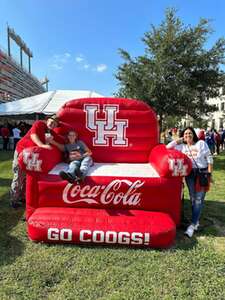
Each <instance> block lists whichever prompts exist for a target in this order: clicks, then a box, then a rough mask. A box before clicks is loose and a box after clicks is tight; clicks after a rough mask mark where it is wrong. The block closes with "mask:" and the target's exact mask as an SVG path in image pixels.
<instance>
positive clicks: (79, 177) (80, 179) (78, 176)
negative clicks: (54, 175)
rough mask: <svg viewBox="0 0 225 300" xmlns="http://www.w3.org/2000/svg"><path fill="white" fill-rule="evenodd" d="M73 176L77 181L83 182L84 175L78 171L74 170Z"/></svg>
mask: <svg viewBox="0 0 225 300" xmlns="http://www.w3.org/2000/svg"><path fill="white" fill-rule="evenodd" d="M75 174H76V176H77V179H78V181H81V182H84V175H83V173H82V172H81V170H80V169H76V170H75Z"/></svg>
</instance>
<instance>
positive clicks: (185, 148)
mask: <svg viewBox="0 0 225 300" xmlns="http://www.w3.org/2000/svg"><path fill="white" fill-rule="evenodd" d="M167 148H168V149H171V148H175V149H177V150H179V151H181V152H183V153H185V154H186V155H187V156H188V157H189V158H190V159H191V161H192V171H191V173H190V174H189V175H188V176H186V178H185V181H186V184H187V187H188V190H189V196H190V200H191V204H192V217H191V224H190V225H189V226H188V228H187V230H186V231H185V234H186V235H187V236H188V237H190V238H191V237H192V236H193V234H194V232H195V231H196V230H198V227H199V219H200V215H201V212H202V208H203V204H204V199H205V194H206V190H207V189H208V188H205V187H200V189H199V187H198V186H197V184H196V183H197V175H198V169H199V170H200V171H201V172H208V176H212V171H213V157H212V154H211V152H210V150H209V147H208V145H207V144H206V143H205V142H204V141H202V140H199V139H198V137H197V135H196V133H195V131H194V129H193V128H192V127H187V128H185V129H184V130H183V132H182V134H181V138H178V139H177V140H175V141H172V142H170V143H169V144H168V145H167Z"/></svg>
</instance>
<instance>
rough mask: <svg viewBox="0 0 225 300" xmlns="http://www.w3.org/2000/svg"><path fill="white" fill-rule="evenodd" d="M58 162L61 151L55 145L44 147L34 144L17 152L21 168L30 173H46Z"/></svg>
mask: <svg viewBox="0 0 225 300" xmlns="http://www.w3.org/2000/svg"><path fill="white" fill-rule="evenodd" d="M59 162H62V152H61V151H59V150H58V149H57V148H56V147H52V149H45V148H41V147H38V146H35V147H30V148H25V149H24V150H23V151H22V152H21V153H20V154H19V165H20V167H21V169H22V170H24V171H25V172H26V173H28V174H30V175H37V174H40V173H48V172H49V171H50V170H51V169H52V168H53V167H54V166H55V165H56V164H58V163H59Z"/></svg>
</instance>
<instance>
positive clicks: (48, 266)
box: [0, 151, 225, 300]
mask: <svg viewBox="0 0 225 300" xmlns="http://www.w3.org/2000/svg"><path fill="white" fill-rule="evenodd" d="M11 159H12V153H6V152H3V151H1V152H0V300H4V299H29V300H30V299H168V300H169V299H225V288H224V287H225V170H224V169H225V155H224V154H223V155H221V156H218V157H216V158H215V172H214V179H215V184H214V185H213V187H212V189H211V191H210V192H209V193H208V194H207V201H206V203H205V208H204V212H203V216H202V219H201V224H202V227H201V230H200V232H199V233H197V234H196V236H195V237H194V238H193V239H188V238H186V237H184V236H183V229H182V228H181V229H179V230H178V233H177V239H176V244H175V245H174V246H173V247H172V248H170V249H169V250H147V249H145V250H143V249H132V248H125V247H124V248H123V247H100V246H99V247H91V246H83V247H81V246H75V245H72V246H71V245H47V244H41V243H39V244H38V243H33V242H31V241H29V240H28V238H27V234H26V223H25V222H24V221H23V215H24V211H23V210H22V209H20V210H13V209H11V208H10V207H9V204H8V203H9V196H8V190H9V185H10V181H11V176H12V174H11ZM185 197H186V198H187V193H185ZM185 217H187V218H190V206H189V201H188V200H187V199H186V200H185Z"/></svg>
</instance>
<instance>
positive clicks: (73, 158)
mask: <svg viewBox="0 0 225 300" xmlns="http://www.w3.org/2000/svg"><path fill="white" fill-rule="evenodd" d="M67 137H68V140H69V143H68V144H65V145H62V144H59V143H57V142H55V141H52V142H51V143H52V144H54V145H56V146H58V148H59V149H60V150H61V151H64V152H65V153H66V157H67V161H68V163H69V169H68V172H65V171H61V172H60V173H59V175H60V177H61V178H62V179H64V180H67V181H68V182H70V183H73V182H74V181H77V180H78V181H80V180H81V181H83V180H84V178H85V176H86V175H87V173H88V170H89V168H90V166H91V165H92V164H93V160H92V157H91V155H92V152H91V150H90V149H89V148H88V147H87V145H86V144H85V143H84V142H83V141H81V140H79V139H78V135H77V133H76V131H75V130H70V131H69V132H68V135H67Z"/></svg>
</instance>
